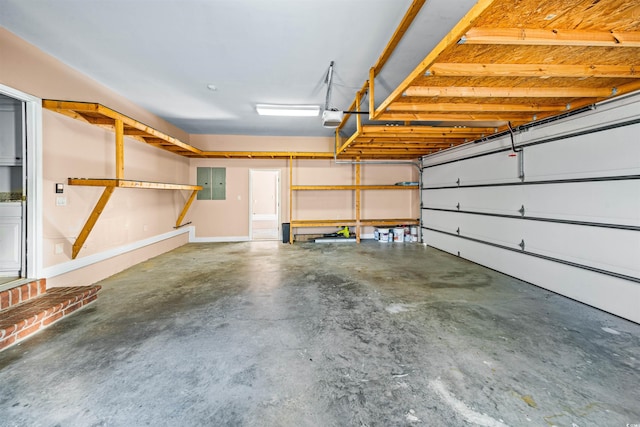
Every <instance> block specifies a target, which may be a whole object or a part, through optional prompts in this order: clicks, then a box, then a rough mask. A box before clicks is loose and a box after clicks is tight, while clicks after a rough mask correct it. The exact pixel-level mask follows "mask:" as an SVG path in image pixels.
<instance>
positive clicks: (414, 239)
mask: <svg viewBox="0 0 640 427" xmlns="http://www.w3.org/2000/svg"><path fill="white" fill-rule="evenodd" d="M411 241H412V242H417V241H418V227H411Z"/></svg>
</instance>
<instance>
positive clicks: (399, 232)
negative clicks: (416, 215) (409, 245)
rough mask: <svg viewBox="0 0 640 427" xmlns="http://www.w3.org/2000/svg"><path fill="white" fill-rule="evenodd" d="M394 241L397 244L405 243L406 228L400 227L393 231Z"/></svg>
mask: <svg viewBox="0 0 640 427" xmlns="http://www.w3.org/2000/svg"><path fill="white" fill-rule="evenodd" d="M393 241H394V242H396V243H403V242H404V227H398V228H394V229H393Z"/></svg>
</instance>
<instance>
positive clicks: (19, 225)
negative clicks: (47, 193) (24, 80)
mask: <svg viewBox="0 0 640 427" xmlns="http://www.w3.org/2000/svg"><path fill="white" fill-rule="evenodd" d="M41 129H42V101H41V100H40V99H39V98H36V97H34V96H31V95H29V94H26V93H23V92H20V91H18V90H15V89H13V88H10V87H8V86H4V85H0V291H2V290H5V289H10V288H12V287H15V286H17V285H20V284H21V283H23V282H27V281H28V280H31V279H35V278H38V277H39V276H38V274H39V273H40V272H41V269H42V265H41V263H42V256H41V255H42V247H41V244H40V243H39V242H40V241H41V237H42V236H41V229H42V211H41V209H42V208H41V203H40V200H41V199H42V189H41V185H40V184H39V180H41V179H42V144H41V139H42V136H41V133H42V130H41Z"/></svg>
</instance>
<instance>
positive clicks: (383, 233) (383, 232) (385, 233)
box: [378, 228, 389, 243]
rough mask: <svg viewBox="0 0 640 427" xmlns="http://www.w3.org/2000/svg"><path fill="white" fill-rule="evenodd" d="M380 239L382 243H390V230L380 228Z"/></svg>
mask: <svg viewBox="0 0 640 427" xmlns="http://www.w3.org/2000/svg"><path fill="white" fill-rule="evenodd" d="M378 236H379V237H378V239H379V240H380V242H382V243H387V242H388V241H389V229H388V228H378Z"/></svg>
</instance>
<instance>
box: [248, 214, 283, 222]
mask: <svg viewBox="0 0 640 427" xmlns="http://www.w3.org/2000/svg"><path fill="white" fill-rule="evenodd" d="M253 220H254V221H277V220H278V214H256V215H253Z"/></svg>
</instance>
